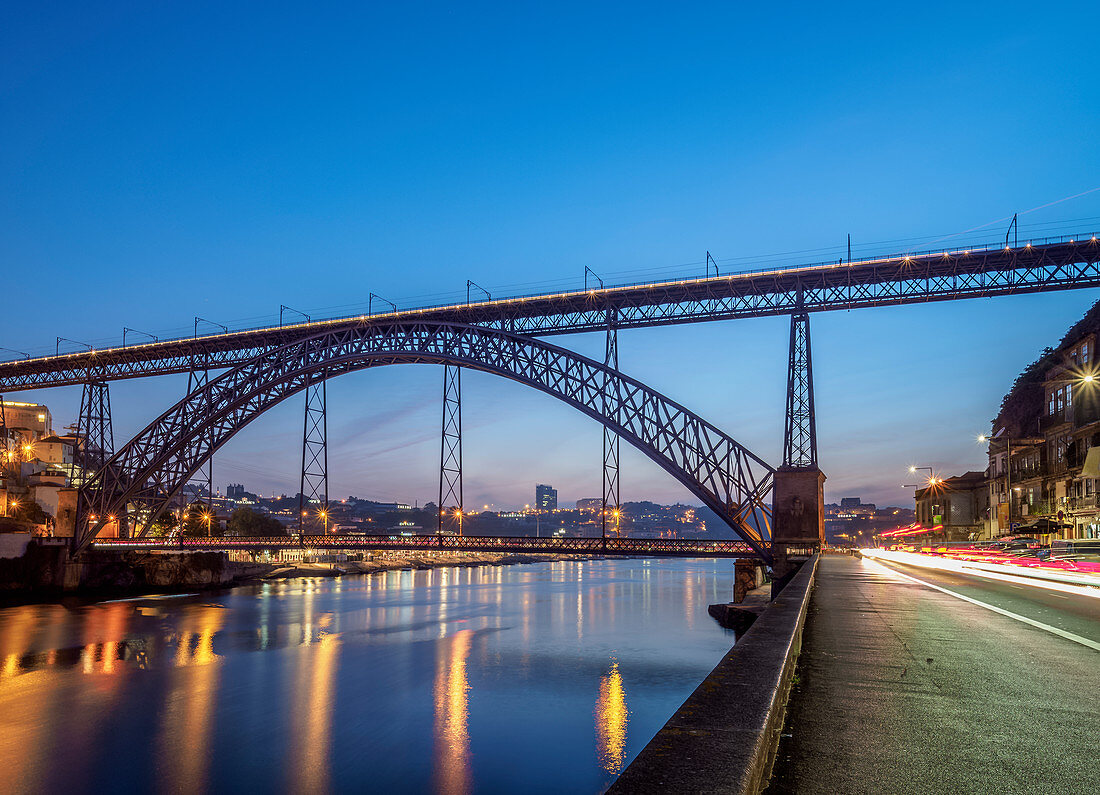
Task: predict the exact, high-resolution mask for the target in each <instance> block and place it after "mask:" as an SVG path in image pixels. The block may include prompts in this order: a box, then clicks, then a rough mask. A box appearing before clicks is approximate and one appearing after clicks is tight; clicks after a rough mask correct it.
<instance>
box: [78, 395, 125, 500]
mask: <svg viewBox="0 0 1100 795" xmlns="http://www.w3.org/2000/svg"><path fill="white" fill-rule="evenodd" d="M76 427H77V450H75V451H74V453H73V459H74V462H75V464H76V468H75V470H74V472H73V478H72V479H71V480H72V482H73V483H74V485H77V486H81V485H83V484H84V483H85V481H86V480H87V479H88V478H89V477H90V476H91V475H92V474H94V473H96V472H98V471H99V470H101V469H102V468H103V466H104V464H106V463H107V461H108V460H109V459H110V458H111V456H113V455H114V453H115V431H114V425H113V424H112V422H111V390H110V387H109V386H108V385H107V383H106V382H104V381H89V382H88V383H86V384H84V390H83V392H82V393H81V396H80V416H79V418H78V419H77V426H76Z"/></svg>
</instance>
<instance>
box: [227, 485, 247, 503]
mask: <svg viewBox="0 0 1100 795" xmlns="http://www.w3.org/2000/svg"><path fill="white" fill-rule="evenodd" d="M225 496H226V497H228V498H229V499H231V500H239V499H242V498H243V497H244V486H243V485H242V484H240V483H230V484H229V485H228V486H226V487H225Z"/></svg>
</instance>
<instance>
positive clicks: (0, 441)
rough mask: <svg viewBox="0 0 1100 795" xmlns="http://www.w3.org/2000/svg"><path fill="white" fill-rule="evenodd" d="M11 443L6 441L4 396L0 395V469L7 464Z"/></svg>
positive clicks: (6, 424)
mask: <svg viewBox="0 0 1100 795" xmlns="http://www.w3.org/2000/svg"><path fill="white" fill-rule="evenodd" d="M10 449H11V445H10V444H9V443H8V423H7V420H6V419H5V418H4V396H3V395H0V470H3V468H4V467H5V466H7V464H8V451H9V450H10Z"/></svg>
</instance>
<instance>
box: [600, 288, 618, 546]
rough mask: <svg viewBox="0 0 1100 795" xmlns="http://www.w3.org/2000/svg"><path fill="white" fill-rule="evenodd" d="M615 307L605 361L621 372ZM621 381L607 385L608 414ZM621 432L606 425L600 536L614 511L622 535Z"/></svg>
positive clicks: (609, 313)
mask: <svg viewBox="0 0 1100 795" xmlns="http://www.w3.org/2000/svg"><path fill="white" fill-rule="evenodd" d="M615 316H616V313H615V310H614V309H609V310H608V311H607V346H606V348H605V349H604V359H603V363H604V364H605V365H606V366H608V367H610V368H611V369H612V370H614V371H615V372H618V371H619V335H618V329H617V328H616V326H615ZM618 388H619V382H618V381H615V382H614V385H613V386H612V384H609V383H605V384H604V388H603V413H604V416H607V415H608V414H609V413H610V410H611V407H612V405H613V404H614V405H616V406H617V405H619V402H620V401H619V400H618V392H617V391H616V394H615V396H614V397H615V398H616V399H615V400H614V401H613V400H612V395H611V394H610V390H611V389H615V390H618ZM620 510H621V504H620V502H619V434H617V433H615V431H613V430H611V429H610V428H608V427H607V426H606V425H604V426H603V499H602V500H601V502H600V535H601V537H602V538H604V539H606V538H607V518H608V514H609V513H610V514H611V515H612V517H613V518H614V519H615V526H614V531H615V535H616V536H618V535H619V512H620Z"/></svg>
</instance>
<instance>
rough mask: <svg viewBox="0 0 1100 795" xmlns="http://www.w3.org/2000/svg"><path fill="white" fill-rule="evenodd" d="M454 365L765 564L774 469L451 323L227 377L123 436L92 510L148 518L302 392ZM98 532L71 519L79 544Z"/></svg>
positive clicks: (531, 350) (635, 386)
mask: <svg viewBox="0 0 1100 795" xmlns="http://www.w3.org/2000/svg"><path fill="white" fill-rule="evenodd" d="M402 363H409V364H412V363H422V364H450V365H454V366H462V367H470V368H474V369H478V370H482V371H484V372H488V373H493V374H496V375H500V376H503V377H506V378H510V379H512V380H515V381H518V382H520V383H523V384H526V385H527V386H530V387H533V388H535V389H539V390H541V391H543V392H546V393H547V394H550V395H552V396H554V397H557V398H558V399H560V400H562V401H564V402H565V403H567V404H569V405H571V406H573V407H574V408H576V409H577V410H579V411H581V412H583V413H584V414H587V415H588V416H590V417H592V418H593V419H595V420H597V421H598V422H600V423H603V424H604V425H607V426H609V427H611V428H612V429H613V430H614V431H615V432H616V433H617V434H618V435H619V437H620V438H622V439H625V440H626V441H627V442H628V443H629V444H632V445H633V446H635V447H636V448H637V449H639V450H640V451H642V452H643V453H645V454H646V455H647V456H648V457H649V458H650V459H652V460H653V461H654V462H655V463H657V464H658V465H659V466H661V467H662V468H663V469H664V470H665V471H667V472H668V473H669V474H671V475H672V476H673V477H675V478H676V479H677V480H678V481H679V482H681V483H682V484H684V485H685V486H686V487H687V488H688V489H689V490H690V491H691V492H692V493H693V494H695V495H696V496H697V497H698V498H699V499H700V500H702V502H703V503H704V504H705V505H707V506H708V507H709V508H711V509H712V510H714V511H716V512H717V513H718V515H719V516H721V517H722V518H723V519H724V520H725V521H726V522H727V523H728V524H729V525H730V527H731V528H733V530H734V531H735V532H736V533H737V534H738V535H739V536H740V537H741V538H742V539H743V540H744V541H745V542H746V543H748V544H749V545H750V546H751V547H752V548H753V549H754V550H756V551H757V552H758V553H760V554H761V556H762V557H764V558H768V557H769V552H768V549H767V543H768V540H769V538H770V517H771V507H770V505H769V494H770V490H771V485H772V478H773V475H774V470H773V469H772V468H771V467H770V466H768V465H767V464H766V463H765V462H764V461H763V460H762V459H760V458H759V457H758V456H756V455H754V454H752V453H751V452H749V451H748V450H747V449H745V448H744V447H743V446H741V445H740V444H738V443H737V442H736V441H734V440H733V439H732V438H730V437H729V436H728V435H726V434H725V433H723V432H722V431H721V430H719V429H718V428H716V427H715V426H713V425H711V424H710V423H708V422H706V421H705V420H703V419H702V418H700V417H698V416H696V415H694V414H692V413H691V412H689V411H688V410H687V409H685V408H684V407H683V406H681V405H679V404H677V403H675V402H673V401H671V400H669V399H668V398H666V397H664V396H663V395H661V394H659V393H658V392H656V391H654V390H652V389H650V388H649V387H647V386H645V385H644V384H642V383H640V382H639V381H637V380H635V379H632V378H628V377H627V376H625V375H623V374H622V373H619V372H616V371H613V370H611V369H610V368H609V367H607V366H606V365H603V364H601V363H599V362H597V361H594V360H592V359H588V358H586V357H583V356H580V355H579V354H576V353H574V352H572V351H568V350H565V349H564V348H560V347H557V346H554V345H551V344H549V343H546V342H544V341H541V340H535V339H531V338H527V337H522V336H519V335H516V334H511V333H506V332H503V331H500V330H496V329H490V328H485V327H480V326H466V325H460V324H449V323H420V322H411V323H401V322H394V323H388V324H360V325H357V326H353V327H346V326H345V327H342V328H339V329H332V330H330V331H328V332H325V333H321V334H317V335H315V336H313V337H311V338H309V339H306V340H300V341H298V342H296V343H293V344H290V345H287V346H285V347H283V348H280V349H278V350H276V351H270V352H268V353H266V354H264V355H262V356H258V357H256V359H254V360H252V361H250V362H247V363H245V364H242V365H240V366H238V367H235V368H233V369H231V370H228V371H227V372H225V373H222V374H221V375H219V376H218V377H217V378H214V379H212V380H211V381H210V382H209V384H208V385H207V386H206V387H205V388H203V389H201V390H196V391H195V392H192V393H191V394H190V395H188V396H187V397H186V398H184V399H183V400H181V401H180V402H179V403H177V404H176V405H175V406H173V407H172V408H170V409H169V410H168V411H166V412H165V413H164V414H162V415H161V416H160V417H158V418H157V419H156V420H154V421H153V422H152V423H150V424H149V425H148V426H147V427H146V428H145V429H144V430H143V431H141V432H140V433H138V434H137V436H135V437H134V438H133V439H131V440H130V441H129V442H128V443H127V444H126V445H125V446H124V447H123V448H122V449H121V450H119V452H118V453H117V454H116V455H115V456H114V458H113V459H112V460H111V461H110V465H109V466H107V467H104V468H103V469H102V470H101V471H100V472H99V473H97V475H96V477H95V479H94V482H93V483H92V484H91V485H92V487H93V489H94V492H93V493H94V494H95V495H96V499H95V501H94V504H93V506H92V507H93V511H92V512H93V513H100V514H102V513H104V512H110V511H112V510H118V509H119V508H120V507H124V506H126V505H127V504H128V503H129V502H130V501H132V500H133V499H134V498H135V497H137V496H142V495H151V496H152V497H153V498H154V499H156V500H157V501H158V505H159V507H158V508H157V510H155V511H154V513H153V515H152V517H151V518H150V521H153V520H154V519H155V518H156V514H157V513H158V512H159V511H160V510H163V508H164V507H165V506H166V505H167V503H168V501H169V500H171V499H172V497H174V495H175V494H177V493H178V492H179V490H180V489H181V488H182V487H183V484H185V483H186V482H187V480H188V478H189V477H190V476H191V475H192V474H193V473H194V472H195V471H197V470H198V469H199V467H201V466H202V465H203V464H204V463H205V461H206V460H207V459H208V458H209V457H210V455H212V454H213V453H214V451H215V450H217V449H218V448H219V447H220V446H221V445H223V444H225V443H226V442H227V441H228V440H229V439H230V438H232V436H233V435H234V434H235V433H237V431H239V430H240V429H241V428H243V427H244V426H245V425H247V424H248V423H249V422H251V421H252V420H254V419H255V418H256V417H258V416H259V415H260V414H262V413H263V412H265V411H267V410H268V409H270V408H272V407H273V406H275V405H276V404H278V403H279V402H281V401H282V400H284V399H286V398H287V397H289V396H291V395H293V394H295V393H297V392H300V391H302V390H303V389H305V388H306V387H307V386H308V384H309V382H310V379H311V378H314V377H318V375H320V377H323V378H326V379H327V378H331V377H334V376H339V375H342V374H344V373H348V372H353V371H356V370H361V369H364V368H367V367H373V366H380V365H389V364H402ZM95 533H96V528H95V527H94V526H90V525H89V524H88V522H87V521H86V517H85V518H83V519H82V518H80V517H78V528H77V534H78V535H77V541H76V546H77V548H78V549H79V548H82V547H84V546H86V545H87V544H88V543H89V542H90V541H91V540H92V538H93V537H94V536H95Z"/></svg>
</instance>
